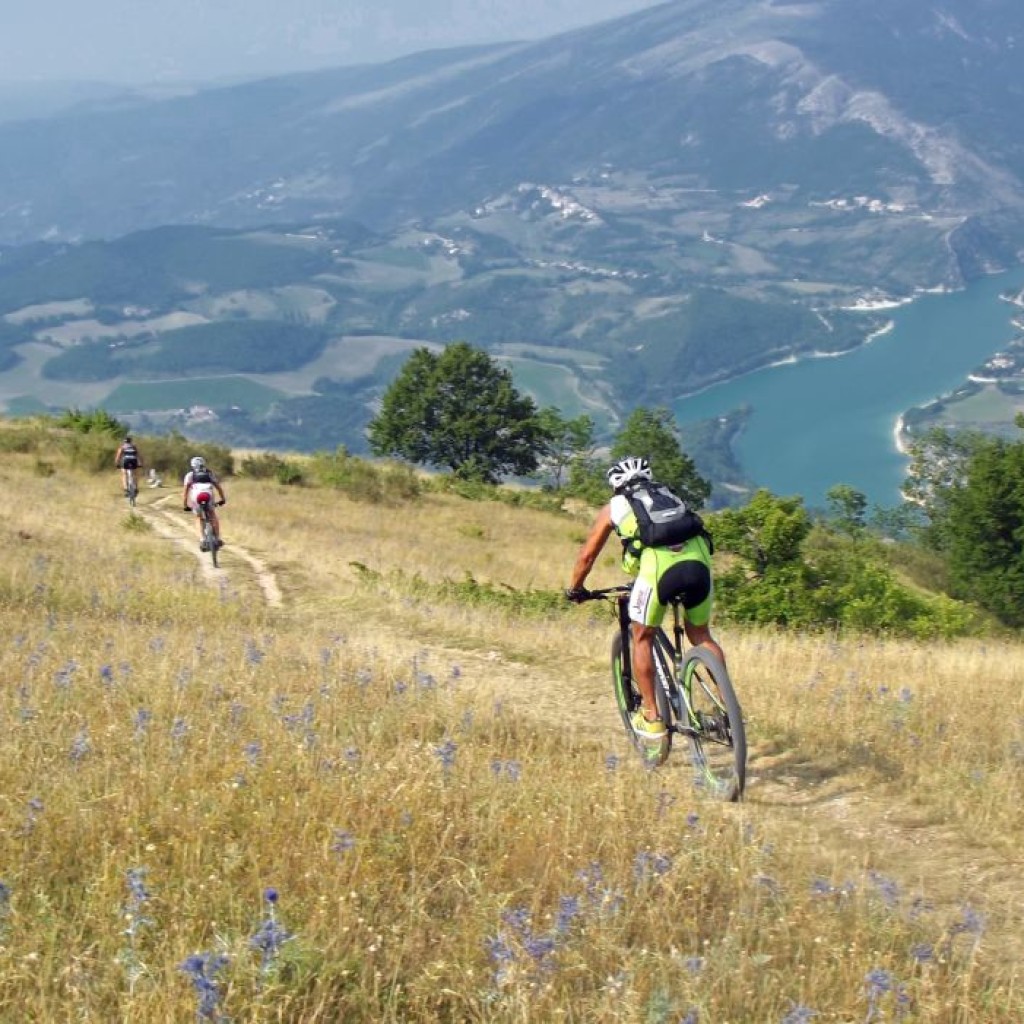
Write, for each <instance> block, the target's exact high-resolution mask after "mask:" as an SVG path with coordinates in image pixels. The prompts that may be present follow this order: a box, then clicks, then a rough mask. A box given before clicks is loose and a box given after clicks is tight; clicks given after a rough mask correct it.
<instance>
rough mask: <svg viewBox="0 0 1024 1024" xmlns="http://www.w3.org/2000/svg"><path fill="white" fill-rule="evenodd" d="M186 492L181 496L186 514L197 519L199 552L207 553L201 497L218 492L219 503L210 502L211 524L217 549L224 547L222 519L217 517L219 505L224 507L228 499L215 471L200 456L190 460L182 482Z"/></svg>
mask: <svg viewBox="0 0 1024 1024" xmlns="http://www.w3.org/2000/svg"><path fill="white" fill-rule="evenodd" d="M182 483H183V485H184V490H183V491H182V495H181V503H182V505H183V506H184V511H185V512H193V513H195V517H196V525H197V526H198V528H199V550H200V551H205V550H206V545H205V544H204V543H203V521H202V518H201V517H200V515H199V496H200V495H202V494H206V495H209V494H210V489H211V488H212V489H213V490H214V491H216V492H217V497H218V499H219V500H218V501H217V502H216V503H214V502H212V501H211V502H209V509H210V522H211V523H212V524H213V536H214V538H215V539H216V541H217V547H222V546H223V544H224V542H223V541H222V540H221V539H220V519H219V517H218V516H217V509H216V506H217V505H223V504H224V503H225V502H226V501H227V498H226V497H224V488H223V487H221V485H220V481H219V480H218V479H217V477H216V475H215V474H214V473H213V471H212V470H211V469H210V468H209V466H207V465H206V460H205V459H204V458H202V456H200V455H194V456H193V457H192V458H191V459H190V460H189V471H188V472H187V473H186V474H185V477H184V480H183V481H182Z"/></svg>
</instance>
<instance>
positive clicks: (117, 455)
mask: <svg viewBox="0 0 1024 1024" xmlns="http://www.w3.org/2000/svg"><path fill="white" fill-rule="evenodd" d="M114 467H115V468H116V469H120V468H121V449H120V448H118V449H117V451H116V452H114Z"/></svg>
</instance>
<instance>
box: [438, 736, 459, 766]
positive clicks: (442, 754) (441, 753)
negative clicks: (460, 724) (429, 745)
mask: <svg viewBox="0 0 1024 1024" xmlns="http://www.w3.org/2000/svg"><path fill="white" fill-rule="evenodd" d="M458 749H459V748H458V744H457V743H456V742H455V740H453V739H451V738H449V739H446V740H445V741H444V743H442V744H440V746H436V747H434V754H435V756H436V757H437V759H438V760H439V761H440V762H441V767H442V768H443V769H444V773H445V775H447V774H448V773H449V772H450V771H451V770H452V768H453V767H454V766H455V754H456V751H457V750H458Z"/></svg>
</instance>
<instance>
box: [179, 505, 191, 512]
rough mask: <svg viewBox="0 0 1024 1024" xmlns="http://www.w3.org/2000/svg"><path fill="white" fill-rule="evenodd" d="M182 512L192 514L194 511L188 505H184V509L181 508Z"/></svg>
mask: <svg viewBox="0 0 1024 1024" xmlns="http://www.w3.org/2000/svg"><path fill="white" fill-rule="evenodd" d="M181 511H182V512H191V511H192V509H190V508H189V507H188V505H182V507H181Z"/></svg>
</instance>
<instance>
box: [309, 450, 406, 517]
mask: <svg viewBox="0 0 1024 1024" xmlns="http://www.w3.org/2000/svg"><path fill="white" fill-rule="evenodd" d="M311 475H312V477H313V479H314V480H315V481H316V482H317V483H319V484H321V485H322V486H324V487H333V488H335V489H336V490H339V491H342V492H343V493H344V494H345V495H347V496H348V497H349V498H352V499H353V500H354V501H367V502H370V503H372V504H379V503H380V502H383V501H412V500H414V499H416V498H418V497H419V495H420V493H421V490H422V488H421V485H420V481H419V478H418V477H417V476H416V474H415V472H414V471H413V469H412V467H410V466H407V465H404V464H402V463H387V462H386V463H380V464H375V463H371V462H367V461H365V460H364V459H359V458H356V457H355V456H353V455H350V454H349V453H348V450H347V449H346V448H345V447H344V445H341V446H339V447H338V448H337V450H336V451H334V452H332V453H327V452H318V453H317V454H316V455H314V456H313V461H312V465H311Z"/></svg>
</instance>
